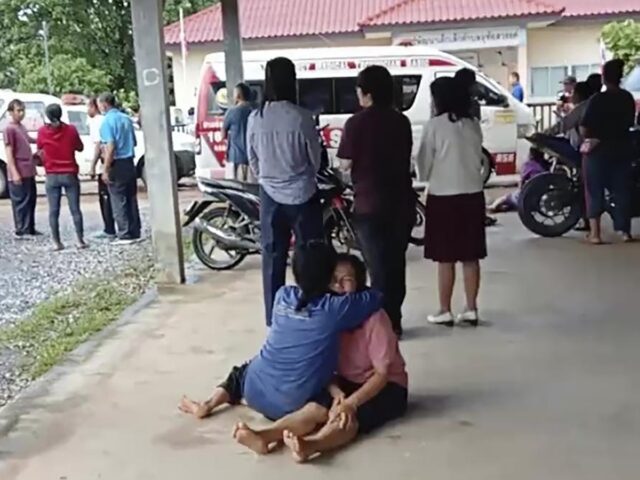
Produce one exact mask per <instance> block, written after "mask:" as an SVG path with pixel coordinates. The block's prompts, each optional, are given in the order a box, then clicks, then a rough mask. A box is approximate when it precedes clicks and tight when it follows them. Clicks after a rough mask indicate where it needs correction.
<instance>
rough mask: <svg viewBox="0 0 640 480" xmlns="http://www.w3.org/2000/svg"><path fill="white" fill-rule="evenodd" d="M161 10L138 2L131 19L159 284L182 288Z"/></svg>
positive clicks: (152, 0)
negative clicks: (177, 285) (180, 284)
mask: <svg viewBox="0 0 640 480" xmlns="http://www.w3.org/2000/svg"><path fill="white" fill-rule="evenodd" d="M163 5H164V1H163V0H134V1H132V2H131V18H132V21H133V43H134V47H135V59H136V73H137V77H138V97H139V99H140V110H141V112H142V115H143V117H144V118H145V119H147V120H145V121H143V122H142V130H143V132H144V143H145V166H144V167H145V172H146V174H147V185H148V189H149V203H150V206H151V231H152V235H153V247H154V254H155V262H156V266H157V268H158V274H159V275H158V282H159V283H165V284H178V283H183V282H184V281H185V274H184V253H183V251H182V230H181V225H180V212H179V204H178V188H177V181H176V166H175V163H174V161H173V145H172V143H171V126H170V125H171V123H170V121H169V101H168V95H167V75H166V59H165V50H164V33H163V28H162V10H163Z"/></svg>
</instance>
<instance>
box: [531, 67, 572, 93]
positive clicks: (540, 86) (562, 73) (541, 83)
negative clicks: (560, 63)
mask: <svg viewBox="0 0 640 480" xmlns="http://www.w3.org/2000/svg"><path fill="white" fill-rule="evenodd" d="M567 74H568V68H567V67H538V68H532V69H531V96H532V97H553V98H555V96H556V95H557V93H558V92H559V91H560V90H561V88H562V81H563V80H564V79H565V77H566V76H567Z"/></svg>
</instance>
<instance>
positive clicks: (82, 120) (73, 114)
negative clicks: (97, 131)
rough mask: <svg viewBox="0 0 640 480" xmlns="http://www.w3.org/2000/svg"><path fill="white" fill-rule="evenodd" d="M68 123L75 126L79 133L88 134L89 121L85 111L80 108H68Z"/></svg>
mask: <svg viewBox="0 0 640 480" xmlns="http://www.w3.org/2000/svg"><path fill="white" fill-rule="evenodd" d="M67 114H68V116H69V124H70V125H73V126H74V127H76V130H78V133H79V134H80V135H89V122H88V120H87V112H82V111H80V110H69V111H68V112H67Z"/></svg>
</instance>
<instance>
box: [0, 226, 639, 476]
mask: <svg viewBox="0 0 640 480" xmlns="http://www.w3.org/2000/svg"><path fill="white" fill-rule="evenodd" d="M502 221H503V222H504V225H503V226H501V227H497V228H495V229H492V230H491V233H490V248H491V250H490V253H491V257H490V259H488V260H487V262H486V263H485V266H484V279H483V282H484V283H483V291H482V306H483V310H482V312H483V314H484V318H485V319H486V324H485V325H484V326H482V327H480V328H478V329H462V328H456V329H451V330H450V329H446V328H436V327H431V326H426V322H425V317H426V315H427V314H428V313H429V312H430V311H432V310H433V309H434V308H435V306H436V305H435V298H436V294H435V282H434V280H435V278H434V268H433V266H432V265H431V264H427V263H425V262H424V261H421V260H420V252H419V251H418V250H414V251H412V252H410V257H411V262H410V268H409V285H410V291H409V296H408V299H407V308H406V324H407V327H408V328H407V336H406V339H405V340H404V341H403V342H402V350H403V352H404V354H405V356H406V358H407V361H408V366H409V371H410V378H411V407H410V409H411V411H410V414H409V415H408V417H407V418H406V419H405V420H403V421H402V422H399V423H396V424H393V425H390V426H388V427H387V428H385V429H384V430H382V431H380V432H379V433H378V434H376V435H374V436H372V437H370V438H366V439H362V440H361V441H360V442H358V443H357V444H356V445H354V446H353V447H352V448H349V449H348V450H346V451H344V452H342V453H340V454H337V455H334V456H330V457H325V458H324V459H321V460H320V461H319V462H317V463H315V464H312V465H302V466H298V465H294V464H293V463H292V462H291V461H290V458H289V456H288V455H287V454H286V453H285V452H281V453H276V454H274V455H273V456H271V457H262V458H258V457H256V456H254V455H253V454H250V453H248V452H246V451H244V450H243V449H242V448H240V447H239V446H237V445H235V444H234V443H233V442H232V441H231V439H230V435H229V434H230V430H231V428H232V425H233V424H234V422H236V421H237V420H238V419H243V420H247V419H251V418H253V415H252V414H251V412H249V411H248V410H246V409H244V408H240V409H237V410H235V411H226V412H223V413H221V414H220V415H218V416H216V417H214V418H212V419H209V420H205V421H202V422H198V421H196V420H194V419H192V418H185V417H184V416H182V415H181V414H179V413H178V412H177V410H176V404H177V402H178V400H179V398H180V396H181V395H182V394H183V393H190V394H193V395H195V396H198V397H204V396H205V395H207V394H208V392H209V390H210V388H211V386H212V385H213V384H214V383H215V382H216V381H218V380H219V379H220V378H221V377H222V376H223V375H224V374H225V373H226V372H227V370H228V369H229V367H230V366H231V365H232V364H234V363H237V362H240V361H242V360H244V359H246V358H247V357H249V356H250V355H251V354H252V353H253V352H255V351H256V348H257V347H258V346H259V345H260V342H261V339H262V337H263V335H264V328H263V322H262V314H261V305H260V298H261V296H260V275H259V270H258V262H257V259H252V260H251V261H249V262H247V263H246V264H245V265H243V266H242V267H241V268H240V269H238V270H236V271H233V272H228V273H220V274H204V275H202V278H201V281H199V282H197V283H196V284H194V285H189V286H185V287H181V288H177V289H175V290H171V291H168V292H164V293H163V294H162V295H161V297H160V299H158V300H156V301H153V302H152V303H151V304H150V305H149V306H147V307H146V308H143V309H142V310H140V311H139V312H137V313H134V314H133V315H131V316H129V317H128V318H125V319H123V321H121V322H120V323H119V324H118V325H117V326H115V327H114V328H112V329H110V331H109V332H106V333H105V334H104V335H102V336H101V338H100V339H99V342H98V343H97V345H95V348H93V347H92V346H91V345H89V346H87V347H85V349H84V351H79V352H78V353H77V354H76V355H75V356H74V358H73V359H71V360H70V361H69V362H68V363H67V364H66V365H65V366H63V367H61V368H59V369H57V370H56V371H55V372H54V373H53V374H52V375H51V376H50V377H49V378H48V379H45V381H44V382H41V383H40V385H39V387H38V388H36V389H33V390H31V391H30V392H29V393H28V394H27V395H24V396H23V398H22V399H21V400H20V401H18V402H17V403H15V404H13V405H12V406H10V407H9V408H6V409H5V410H4V411H3V412H2V414H1V415H0V425H2V426H3V427H0V428H3V429H4V437H3V438H1V439H0V465H1V466H0V478H2V479H6V480H13V479H20V480H49V479H53V480H61V479H65V480H92V479H103V480H134V479H135V480H141V479H159V480H175V479H193V480H195V479H208V478H215V479H233V480H242V479H247V480H248V479H255V478H262V479H265V480H266V479H279V480H289V479H295V480H300V479H326V478H333V479H350V480H353V479H403V480H404V479H444V480H503V479H504V480H507V479H509V480H511V479H517V480H540V479H554V480H574V479H575V480H603V479H611V480H627V479H628V480H636V479H637V478H638V472H640V455H639V453H640V375H639V374H638V365H640V348H638V345H639V344H640V325H639V322H640V314H639V313H638V311H639V310H638V306H637V305H638V300H637V298H638V296H639V294H640V293H639V292H640V290H639V289H638V285H640V269H639V268H638V267H639V266H640V244H634V245H610V246H603V247H595V248H594V247H589V246H586V245H583V244H581V243H580V242H579V240H578V238H577V237H574V238H572V239H569V238H567V239H557V240H543V239H536V238H533V237H531V236H530V235H529V234H528V233H526V232H525V231H524V230H523V229H522V228H521V227H520V226H519V224H518V222H517V218H516V217H515V216H507V217H503V218H502Z"/></svg>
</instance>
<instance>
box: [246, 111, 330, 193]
mask: <svg viewBox="0 0 640 480" xmlns="http://www.w3.org/2000/svg"><path fill="white" fill-rule="evenodd" d="M247 153H248V155H249V165H250V166H251V170H253V173H254V174H255V176H256V177H257V178H258V181H259V183H260V185H262V187H263V188H264V190H265V191H266V193H267V194H268V195H269V196H270V197H271V198H272V199H273V200H274V201H276V202H278V203H281V204H284V205H302V204H303V203H305V202H307V201H308V200H309V199H310V198H311V197H313V195H315V193H316V190H317V182H316V173H317V172H318V169H319V168H320V140H319V138H318V133H317V132H316V126H315V122H314V120H313V115H312V114H311V112H309V111H308V110H305V109H304V108H302V107H299V106H298V105H294V104H293V103H290V102H287V101H281V102H269V103H267V104H266V105H265V106H264V108H263V110H262V112H261V111H260V109H258V110H256V111H254V112H253V113H252V114H251V115H250V116H249V124H248V126H247Z"/></svg>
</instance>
